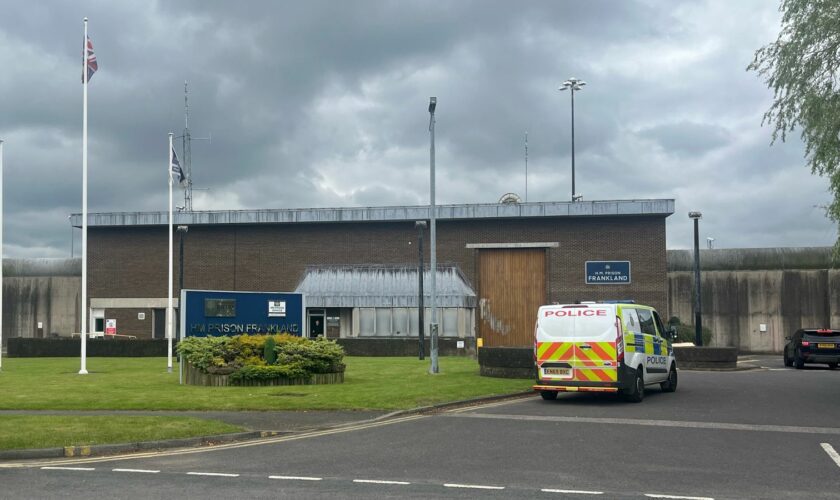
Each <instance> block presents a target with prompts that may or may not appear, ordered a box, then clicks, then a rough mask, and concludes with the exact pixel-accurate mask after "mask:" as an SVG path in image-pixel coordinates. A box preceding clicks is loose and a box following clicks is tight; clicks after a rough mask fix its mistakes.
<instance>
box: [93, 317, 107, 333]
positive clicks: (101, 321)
mask: <svg viewBox="0 0 840 500" xmlns="http://www.w3.org/2000/svg"><path fill="white" fill-rule="evenodd" d="M93 331H94V332H96V333H99V332H104V331H105V318H94V324H93Z"/></svg>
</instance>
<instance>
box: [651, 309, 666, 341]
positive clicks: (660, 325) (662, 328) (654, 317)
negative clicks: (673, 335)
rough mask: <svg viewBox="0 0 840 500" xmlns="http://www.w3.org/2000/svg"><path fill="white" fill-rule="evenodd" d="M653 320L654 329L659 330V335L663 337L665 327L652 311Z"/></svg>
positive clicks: (657, 315)
mask: <svg viewBox="0 0 840 500" xmlns="http://www.w3.org/2000/svg"><path fill="white" fill-rule="evenodd" d="M653 319H654V321H656V329H657V330H659V335H660V336H662V337H664V336H665V326H664V325H663V324H662V319H661V318H660V317H659V314H658V313H657V312H656V311H653Z"/></svg>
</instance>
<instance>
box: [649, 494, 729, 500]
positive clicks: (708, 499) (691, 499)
mask: <svg viewBox="0 0 840 500" xmlns="http://www.w3.org/2000/svg"><path fill="white" fill-rule="evenodd" d="M645 496H646V497H648V498H672V499H678V500H715V499H714V498H712V497H683V496H679V495H657V494H655V493H645Z"/></svg>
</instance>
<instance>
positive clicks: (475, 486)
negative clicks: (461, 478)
mask: <svg viewBox="0 0 840 500" xmlns="http://www.w3.org/2000/svg"><path fill="white" fill-rule="evenodd" d="M444 486H446V487H447V488H471V489H474V490H503V489H505V487H504V486H485V485H483V484H457V483H446V484H444Z"/></svg>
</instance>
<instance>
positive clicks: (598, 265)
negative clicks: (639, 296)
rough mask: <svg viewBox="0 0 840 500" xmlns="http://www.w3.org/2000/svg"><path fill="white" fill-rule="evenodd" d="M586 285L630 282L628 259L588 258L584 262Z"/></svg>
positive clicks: (625, 283)
mask: <svg viewBox="0 0 840 500" xmlns="http://www.w3.org/2000/svg"><path fill="white" fill-rule="evenodd" d="M586 284H587V285H628V284H630V261H629V260H589V261H587V262H586Z"/></svg>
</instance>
